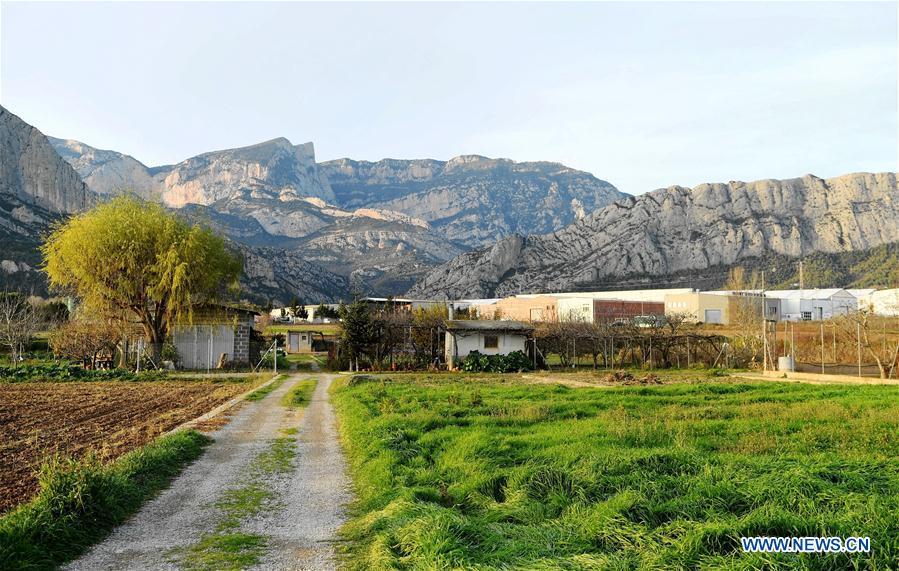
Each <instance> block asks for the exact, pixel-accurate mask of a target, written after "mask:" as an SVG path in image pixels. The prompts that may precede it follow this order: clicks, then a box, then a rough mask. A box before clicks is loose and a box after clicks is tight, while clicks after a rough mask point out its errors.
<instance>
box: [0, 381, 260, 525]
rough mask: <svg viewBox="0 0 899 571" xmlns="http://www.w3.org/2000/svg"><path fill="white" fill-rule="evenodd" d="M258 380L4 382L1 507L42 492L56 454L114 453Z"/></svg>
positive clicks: (0, 431) (1, 390) (0, 398)
mask: <svg viewBox="0 0 899 571" xmlns="http://www.w3.org/2000/svg"><path fill="white" fill-rule="evenodd" d="M251 386H252V383H245V382H219V383H214V382H212V381H205V380H203V381H159V382H147V383H127V382H109V383H99V382H92V383H19V384H0V513H3V512H5V511H7V510H9V509H10V508H12V507H14V506H15V505H17V504H18V503H20V502H22V501H24V500H27V499H28V498H30V497H31V496H32V495H33V494H34V493H35V492H36V491H37V489H38V484H37V476H36V471H37V469H38V468H39V467H40V464H41V462H42V461H43V460H44V459H46V458H47V457H48V456H49V455H52V454H53V453H55V452H61V453H65V454H68V455H73V456H78V455H81V454H83V453H84V452H85V451H87V450H88V449H89V448H90V449H94V450H96V451H97V453H98V454H99V455H100V457H101V458H102V459H103V460H111V459H113V458H115V457H117V456H120V455H122V454H124V453H125V452H128V451H129V450H133V449H134V448H136V447H138V446H141V445H143V444H145V443H147V442H149V441H150V440H152V439H153V438H155V437H156V436H158V435H160V434H161V433H163V432H165V431H167V430H170V429H172V428H174V427H176V426H178V425H179V424H181V423H183V422H185V421H188V420H191V419H193V418H196V417H198V416H200V415H202V414H204V413H206V412H208V411H209V410H211V409H212V408H215V407H216V406H218V405H219V404H222V403H224V402H226V401H227V400H229V399H231V398H233V397H234V396H237V395H238V394H240V393H242V392H244V391H246V390H248V389H249V388H250V387H251Z"/></svg>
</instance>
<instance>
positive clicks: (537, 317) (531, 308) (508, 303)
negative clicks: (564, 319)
mask: <svg viewBox="0 0 899 571" xmlns="http://www.w3.org/2000/svg"><path fill="white" fill-rule="evenodd" d="M496 309H497V310H499V312H500V315H501V316H502V319H511V320H513V321H558V320H559V314H558V308H557V304H556V298H554V297H549V296H545V295H541V296H534V297H507V298H504V299H501V300H499V301H498V302H496Z"/></svg>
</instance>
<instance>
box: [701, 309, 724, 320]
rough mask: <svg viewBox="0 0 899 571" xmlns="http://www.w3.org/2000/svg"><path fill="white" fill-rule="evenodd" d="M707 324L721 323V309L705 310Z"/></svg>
mask: <svg viewBox="0 0 899 571" xmlns="http://www.w3.org/2000/svg"><path fill="white" fill-rule="evenodd" d="M705 322H706V323H721V310H720V309H706V310H705Z"/></svg>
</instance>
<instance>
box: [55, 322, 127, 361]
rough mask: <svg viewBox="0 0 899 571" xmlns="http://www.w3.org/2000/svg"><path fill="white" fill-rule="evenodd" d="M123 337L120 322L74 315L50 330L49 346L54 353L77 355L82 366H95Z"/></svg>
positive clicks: (111, 353)
mask: <svg viewBox="0 0 899 571" xmlns="http://www.w3.org/2000/svg"><path fill="white" fill-rule="evenodd" d="M122 337H123V333H122V328H121V326H120V324H119V323H116V322H115V321H113V320H109V319H99V320H94V321H87V320H83V319H74V320H72V321H69V322H67V323H66V324H65V325H62V326H61V327H59V328H57V329H56V330H55V331H53V333H51V334H50V347H52V348H53V352H54V353H55V354H56V355H57V356H62V357H68V358H70V359H77V360H79V361H81V363H82V364H83V365H84V366H85V367H90V368H91V369H96V368H97V360H98V359H99V358H100V356H104V355H105V356H106V357H108V358H109V359H112V358H113V357H114V356H115V354H116V350H117V349H118V346H119V341H120V340H121V339H122Z"/></svg>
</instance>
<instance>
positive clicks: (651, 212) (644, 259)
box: [409, 173, 899, 297]
mask: <svg viewBox="0 0 899 571" xmlns="http://www.w3.org/2000/svg"><path fill="white" fill-rule="evenodd" d="M897 241H899V191H897V185H896V173H876V174H871V173H855V174H848V175H844V176H839V177H835V178H831V179H826V180H825V179H820V178H818V177H815V176H812V175H808V176H805V177H802V178H796V179H787V180H770V179H769V180H760V181H756V182H751V183H745V182H730V183H727V184H702V185H699V186H697V187H696V188H693V189H688V188H684V187H679V186H672V187H669V188H664V189H659V190H656V191H653V192H650V193H647V194H644V195H641V196H638V197H628V198H625V199H623V200H620V201H618V202H616V203H614V204H612V205H610V206H607V207H605V208H601V209H599V210H597V211H595V212H593V213H592V214H590V215H588V216H586V217H584V218H583V219H582V220H579V221H577V222H575V223H574V224H571V225H570V226H568V227H566V228H563V229H561V230H559V231H557V232H553V233H550V234H544V235H541V236H532V237H527V238H518V237H516V238H509V239H506V240H503V241H501V242H499V243H497V244H495V245H494V246H491V247H490V248H487V249H485V250H482V251H480V252H477V253H468V254H464V255H462V256H460V257H459V258H456V259H454V260H452V261H450V262H448V263H446V264H444V265H443V266H441V267H439V268H436V269H435V270H433V271H432V272H430V273H429V274H427V275H426V276H425V277H424V278H422V280H420V281H419V282H418V283H417V284H416V285H415V286H414V287H413V288H412V289H411V290H410V292H409V295H411V296H415V297H432V296H449V297H479V296H493V295H507V294H514V293H518V292H519V291H539V290H564V289H571V288H579V287H583V286H584V285H585V284H590V283H591V282H594V281H599V280H602V279H603V278H609V277H624V276H630V275H649V276H664V275H670V274H672V273H675V272H681V271H685V270H703V269H706V268H709V267H712V266H715V265H719V264H724V265H726V264H733V263H735V262H738V261H740V260H741V259H745V258H750V257H754V256H764V255H767V254H782V255H787V256H802V255H805V254H808V253H811V252H828V253H838V252H849V251H858V250H865V249H868V248H872V247H875V246H878V245H880V244H886V243H891V242H897Z"/></svg>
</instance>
